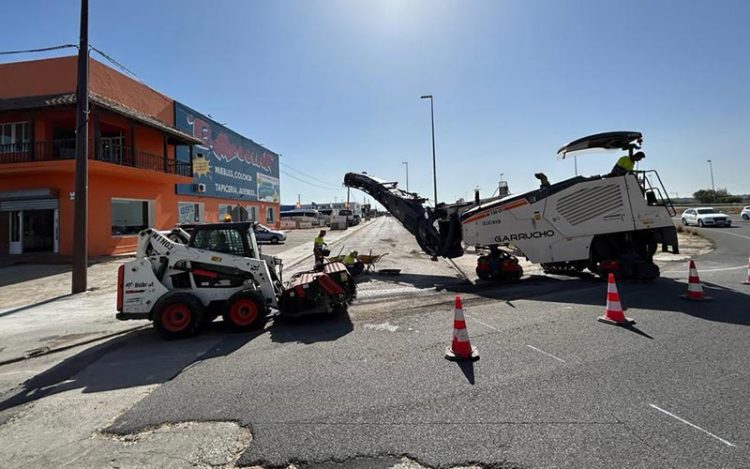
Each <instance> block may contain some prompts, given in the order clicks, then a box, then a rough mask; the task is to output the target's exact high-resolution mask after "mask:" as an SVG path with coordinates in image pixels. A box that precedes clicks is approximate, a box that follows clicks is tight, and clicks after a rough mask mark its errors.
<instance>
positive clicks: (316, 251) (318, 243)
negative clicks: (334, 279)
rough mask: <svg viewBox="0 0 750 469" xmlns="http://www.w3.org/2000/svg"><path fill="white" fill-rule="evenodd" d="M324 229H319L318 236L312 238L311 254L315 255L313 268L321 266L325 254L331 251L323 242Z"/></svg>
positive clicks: (320, 267) (317, 268) (318, 268)
mask: <svg viewBox="0 0 750 469" xmlns="http://www.w3.org/2000/svg"><path fill="white" fill-rule="evenodd" d="M325 236H326V230H320V233H318V236H317V237H316V238H315V239H314V240H313V256H314V257H315V270H320V269H322V268H323V262H324V261H325V256H327V255H328V254H330V253H331V251H329V250H328V245H327V244H326V242H325V239H324V238H325Z"/></svg>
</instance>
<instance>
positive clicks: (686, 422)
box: [649, 404, 735, 447]
mask: <svg viewBox="0 0 750 469" xmlns="http://www.w3.org/2000/svg"><path fill="white" fill-rule="evenodd" d="M649 405H650V406H651V407H653V408H654V409H656V410H658V411H659V412H664V413H665V414H667V415H669V416H670V417H673V418H675V419H677V420H679V421H680V422H682V423H685V424H688V425H690V426H691V427H693V428H695V429H696V430H700V431H702V432H703V433H705V434H706V435H709V436H712V437H714V438H716V439H717V440H719V441H721V442H722V443H724V444H725V445H727V446H731V447H735V445H734V444H733V443H730V442H728V441H727V440H725V439H724V438H721V437H718V436H716V435H714V434H713V433H711V432H709V431H708V430H704V429H702V428H701V427H699V426H698V425H695V424H694V423H690V422H688V421H687V420H685V419H683V418H680V417H678V416H676V415H675V414H673V413H671V412H667V411H666V410H664V409H662V408H660V407H657V406H655V405H653V404H649Z"/></svg>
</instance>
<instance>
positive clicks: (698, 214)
mask: <svg viewBox="0 0 750 469" xmlns="http://www.w3.org/2000/svg"><path fill="white" fill-rule="evenodd" d="M680 220H681V221H682V224H683V225H685V226H688V225H698V226H731V225H732V220H730V219H729V216H728V215H726V214H724V213H721V212H719V211H717V210H715V209H714V208H713V207H698V208H689V209H687V210H685V211H684V212H682V216H681V217H680Z"/></svg>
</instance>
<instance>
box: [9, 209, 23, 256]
mask: <svg viewBox="0 0 750 469" xmlns="http://www.w3.org/2000/svg"><path fill="white" fill-rule="evenodd" d="M8 215H9V216H10V223H9V225H10V238H9V239H10V247H9V249H8V252H9V253H10V254H21V253H22V252H23V237H22V233H23V217H22V216H21V211H20V210H15V211H12V212H8Z"/></svg>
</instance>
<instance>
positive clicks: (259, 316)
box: [222, 290, 268, 332]
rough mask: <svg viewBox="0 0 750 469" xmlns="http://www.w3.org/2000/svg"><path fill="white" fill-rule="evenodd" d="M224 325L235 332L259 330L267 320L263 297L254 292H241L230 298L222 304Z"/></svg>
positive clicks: (266, 309)
mask: <svg viewBox="0 0 750 469" xmlns="http://www.w3.org/2000/svg"><path fill="white" fill-rule="evenodd" d="M222 318H223V319H224V324H226V325H227V326H228V327H229V328H230V329H231V330H233V331H235V332H246V331H253V330H258V329H261V328H262V327H263V326H264V325H265V324H266V319H267V318H268V308H266V302H265V301H264V299H263V296H261V295H260V293H258V292H256V291H255V290H242V291H238V292H237V293H235V294H234V295H232V296H230V297H229V299H228V300H227V301H226V303H225V304H224V312H223V314H222Z"/></svg>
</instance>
